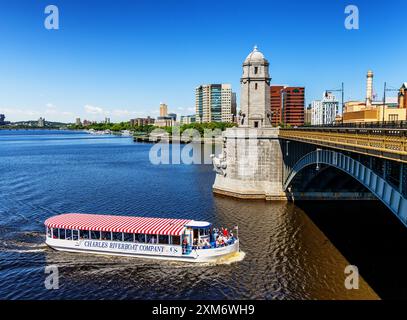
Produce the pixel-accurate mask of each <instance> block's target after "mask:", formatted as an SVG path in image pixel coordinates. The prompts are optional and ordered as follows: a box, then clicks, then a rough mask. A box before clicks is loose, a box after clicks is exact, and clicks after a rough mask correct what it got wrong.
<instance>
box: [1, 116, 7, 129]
mask: <svg viewBox="0 0 407 320" xmlns="http://www.w3.org/2000/svg"><path fill="white" fill-rule="evenodd" d="M5 119H6V116H5V115H4V114H0V126H4V125H5V123H6V122H5V121H4V120H5Z"/></svg>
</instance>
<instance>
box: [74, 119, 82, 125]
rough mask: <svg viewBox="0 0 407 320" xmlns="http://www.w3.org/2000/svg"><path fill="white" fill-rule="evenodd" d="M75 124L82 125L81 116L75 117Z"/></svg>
mask: <svg viewBox="0 0 407 320" xmlns="http://www.w3.org/2000/svg"><path fill="white" fill-rule="evenodd" d="M75 124H76V125H77V126H81V125H82V122H81V118H76V120H75Z"/></svg>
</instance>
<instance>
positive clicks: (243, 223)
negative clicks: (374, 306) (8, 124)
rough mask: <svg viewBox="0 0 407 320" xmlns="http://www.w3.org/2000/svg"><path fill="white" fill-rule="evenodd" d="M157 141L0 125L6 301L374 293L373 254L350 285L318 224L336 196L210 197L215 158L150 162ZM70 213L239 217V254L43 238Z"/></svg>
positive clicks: (225, 220) (234, 220)
mask: <svg viewBox="0 0 407 320" xmlns="http://www.w3.org/2000/svg"><path fill="white" fill-rule="evenodd" d="M150 148H151V145H150V144H143V143H134V142H133V141H132V139H131V138H125V137H116V136H94V135H89V134H86V133H82V132H68V131H66V132H58V131H25V130H21V131H0V299H378V298H379V295H380V294H379V295H378V293H376V290H373V289H372V284H371V283H369V284H368V283H367V282H366V281H365V280H364V274H363V271H364V270H366V274H370V275H371V273H369V270H371V269H369V266H370V265H371V264H369V263H368V262H369V259H370V258H369V259H367V260H366V259H364V260H362V261H360V263H361V265H363V266H365V267H366V268H365V267H364V268H363V270H361V280H360V285H359V286H360V288H359V289H358V290H347V289H346V288H345V286H344V281H345V274H344V269H345V267H346V266H347V265H349V264H351V263H350V262H349V261H348V258H347V257H352V256H351V254H346V256H347V257H345V255H344V254H343V252H344V251H346V249H345V250H342V249H341V250H340V249H338V248H339V247H344V248H347V245H346V243H344V242H343V241H342V242H341V241H339V242H338V248H337V247H336V246H334V244H333V242H335V241H336V240H335V238H337V235H333V236H332V237H333V238H332V239H331V238H328V237H327V235H326V234H325V233H324V232H323V231H326V232H327V233H332V232H331V231H332V227H333V225H332V224H335V222H334V221H330V220H329V219H328V222H327V221H326V219H327V218H326V216H327V215H330V214H332V217H334V218H333V219H337V220H340V217H338V210H339V209H338V208H337V207H336V205H334V206H331V208H330V209H329V210H328V211H326V212H324V213H322V214H319V213H318V212H319V211H321V206H324V204H317V205H315V204H314V209H312V212H307V208H306V207H307V205H297V204H292V203H285V202H265V201H254V202H253V201H239V200H235V199H229V198H224V197H219V196H214V195H213V194H212V191H211V186H212V184H213V181H214V179H215V173H214V172H213V170H212V167H211V166H209V165H154V164H151V163H150V161H149V156H148V155H149V150H150ZM308 206H309V205H308ZM311 207H312V206H311ZM335 208H336V209H335ZM322 211H325V210H322ZM339 211H342V209H341V210H339ZM362 211H363V210H362ZM65 212H83V213H102V214H103V213H106V214H118V215H136V216H151V217H169V218H190V219H197V220H207V221H211V222H213V223H214V224H215V225H218V226H227V227H230V226H234V225H235V224H238V225H239V236H240V239H241V250H242V251H243V252H242V253H241V254H240V255H237V256H234V257H231V258H230V259H226V260H224V261H220V262H219V263H217V264H203V265H196V264H193V265H190V264H185V263H180V262H165V261H156V260H148V259H138V258H124V257H123V258H122V257H109V256H94V255H85V254H77V253H63V252H56V251H54V250H52V249H50V248H48V247H47V246H46V245H44V227H43V223H44V220H45V219H47V218H48V217H50V216H52V215H55V214H59V213H65ZM335 212H336V215H335ZM313 214H314V215H316V217H315V216H314V217H313ZM383 214H384V213H383ZM386 214H387V215H390V213H386ZM319 216H323V217H322V218H318V217H319ZM324 217H325V218H324ZM318 219H319V220H318ZM324 219H325V220H324ZM314 221H315V222H314ZM377 221H378V220H377ZM394 223H395V224H396V222H394ZM318 224H319V226H317V225H318ZM393 227H394V226H393ZM390 228H391V226H390ZM330 230H331V231H330ZM400 232H404V231H403V230H402V231H400ZM343 236H344V237H345V238H346V236H347V232H346V230H344V231H343ZM355 237H356V238H357V236H354V239H355ZM403 237H404V233H403ZM403 239H404V238H403ZM331 240H332V241H331ZM334 240H335V241H334ZM359 251H361V252H363V251H364V250H360V248H359ZM341 252H342V253H341ZM349 252H351V253H352V252H353V251H349ZM405 252H406V251H405ZM405 252H404V253H403V254H405ZM356 260H357V259H356ZM366 261H367V262H366ZM363 263H364V264H363ZM49 265H56V266H58V270H59V289H57V290H47V289H46V288H45V286H44V280H45V277H46V276H47V275H46V274H45V273H44V268H45V267H46V266H49ZM379 277H380V274H379ZM372 279H375V277H372ZM372 281H373V280H372ZM376 287H377V288H379V289H380V288H383V287H384V286H383V285H380V284H379V285H377V286H376Z"/></svg>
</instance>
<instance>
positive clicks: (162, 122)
mask: <svg viewBox="0 0 407 320" xmlns="http://www.w3.org/2000/svg"><path fill="white" fill-rule="evenodd" d="M176 121H177V115H176V114H175V113H168V107H167V105H166V104H165V103H160V116H159V117H157V120H156V121H155V122H154V125H155V126H156V127H172V126H175V125H176Z"/></svg>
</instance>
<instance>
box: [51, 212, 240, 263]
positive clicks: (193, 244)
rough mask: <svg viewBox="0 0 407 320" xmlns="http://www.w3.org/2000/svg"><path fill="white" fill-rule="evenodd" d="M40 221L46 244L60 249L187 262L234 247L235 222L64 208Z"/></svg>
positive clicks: (209, 257) (236, 245) (208, 258)
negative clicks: (229, 225) (224, 224)
mask: <svg viewBox="0 0 407 320" xmlns="http://www.w3.org/2000/svg"><path fill="white" fill-rule="evenodd" d="M44 224H45V226H46V244H47V245H49V246H50V247H51V248H53V249H56V250H60V251H70V252H82V253H86V252H89V253H95V254H106V255H119V256H131V257H144V258H154V259H164V260H176V261H190V262H210V261H216V260H218V259H219V258H222V257H224V256H227V255H230V254H233V253H236V252H238V251H239V239H238V236H237V226H236V227H234V228H233V230H229V231H227V230H226V229H223V228H222V230H219V229H216V228H213V227H212V224H211V223H209V222H206V221H195V220H187V219H166V218H147V217H132V216H113V215H98V214H82V213H68V214H61V215H57V216H53V217H51V218H48V219H47V220H46V221H45V223H44ZM225 230H226V231H225Z"/></svg>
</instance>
